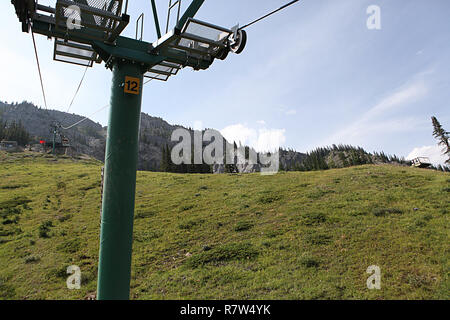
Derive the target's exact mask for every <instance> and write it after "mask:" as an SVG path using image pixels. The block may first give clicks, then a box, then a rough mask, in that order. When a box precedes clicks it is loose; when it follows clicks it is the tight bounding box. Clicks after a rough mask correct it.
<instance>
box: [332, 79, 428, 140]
mask: <svg viewBox="0 0 450 320" xmlns="http://www.w3.org/2000/svg"><path fill="white" fill-rule="evenodd" d="M427 94H428V88H427V86H426V85H425V84H424V82H423V81H421V80H419V81H413V82H412V83H411V82H410V83H409V84H406V85H404V86H402V87H400V88H399V89H397V90H396V91H395V92H393V93H391V94H390V95H388V96H387V97H385V98H384V99H382V100H381V101H380V102H378V103H377V104H375V105H374V106H373V107H372V108H370V109H369V110H368V111H367V112H365V113H364V114H363V115H362V116H361V117H360V118H359V119H357V120H356V121H355V122H353V123H352V124H350V125H347V126H346V127H344V128H343V129H341V130H339V131H337V132H335V133H334V134H332V135H331V136H330V137H328V138H327V139H326V141H324V144H331V143H356V144H360V143H362V142H364V141H365V139H366V138H367V137H374V136H377V135H381V134H386V133H392V132H405V131H410V130H414V128H416V127H417V125H419V124H420V123H421V122H420V121H418V120H417V119H415V118H412V117H402V118H393V117H391V118H387V116H388V115H389V113H390V112H394V111H396V110H398V109H400V108H403V107H404V106H406V105H407V104H409V103H413V102H415V101H417V100H419V99H421V98H423V97H424V96H426V95H427Z"/></svg>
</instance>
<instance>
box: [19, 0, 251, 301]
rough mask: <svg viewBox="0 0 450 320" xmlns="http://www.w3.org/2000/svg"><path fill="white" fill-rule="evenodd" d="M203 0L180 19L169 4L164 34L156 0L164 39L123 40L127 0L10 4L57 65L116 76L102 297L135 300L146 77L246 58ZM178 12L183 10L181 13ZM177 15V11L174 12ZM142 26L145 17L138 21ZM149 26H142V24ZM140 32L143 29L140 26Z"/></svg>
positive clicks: (241, 43)
mask: <svg viewBox="0 0 450 320" xmlns="http://www.w3.org/2000/svg"><path fill="white" fill-rule="evenodd" d="M203 2H204V0H192V1H191V3H190V4H189V6H188V7H187V9H186V11H185V12H184V13H183V14H182V15H180V7H181V0H178V1H172V0H171V1H170V2H169V13H168V21H170V17H171V13H173V12H176V13H177V19H176V25H175V27H174V28H173V29H169V22H168V23H167V27H166V30H167V32H166V34H165V35H161V32H160V26H159V20H158V15H157V10H156V6H155V1H154V0H152V1H151V4H152V8H153V15H154V19H155V27H156V32H157V34H158V40H156V41H155V42H154V43H148V42H145V41H142V34H141V37H140V39H138V34H137V33H138V32H136V38H135V39H133V38H129V37H124V36H121V33H122V31H123V30H124V29H125V27H126V26H127V25H128V23H129V21H130V17H129V15H128V14H127V9H128V0H126V1H124V0H73V1H70V0H57V1H56V6H55V7H48V6H43V5H40V4H38V3H37V1H36V0H11V3H12V4H13V5H14V7H15V11H16V14H17V16H18V18H19V21H20V22H21V23H22V31H23V32H29V31H30V30H31V31H32V32H33V33H36V34H41V35H44V36H47V37H48V38H53V39H54V56H53V58H54V60H56V61H62V62H67V63H73V64H77V65H80V66H85V67H86V66H87V67H92V66H93V64H94V62H95V63H101V62H105V66H106V68H108V69H110V70H111V71H112V73H113V77H112V85H111V98H110V113H109V122H108V137H107V142H106V155H105V180H104V189H103V201H102V222H101V234H100V253H99V267H98V268H99V269H98V283H97V299H102V300H104V299H106V300H112V299H129V293H130V274H131V253H132V235H133V216H134V202H135V187H136V170H137V156H138V136H139V123H140V113H141V100H142V89H143V79H144V78H148V79H153V80H161V81H166V80H168V79H169V77H170V76H173V75H176V74H177V73H178V71H179V70H180V69H182V68H184V67H192V68H193V69H194V70H206V69H208V68H209V67H210V66H211V64H212V63H213V62H214V60H215V59H221V60H223V59H225V58H226V57H227V55H228V53H229V52H230V51H231V52H234V53H240V52H241V51H242V50H243V49H244V47H245V43H246V34H245V31H243V30H239V29H238V27H234V28H233V29H227V28H222V27H219V26H215V25H213V24H210V23H207V22H203V21H199V20H196V19H194V16H195V14H196V13H197V11H198V10H199V9H200V7H201V6H202V4H203ZM177 6H178V7H177ZM174 9H175V10H174ZM139 20H143V16H142V19H138V22H139ZM141 22H142V21H141ZM136 30H137V31H138V26H137V25H136Z"/></svg>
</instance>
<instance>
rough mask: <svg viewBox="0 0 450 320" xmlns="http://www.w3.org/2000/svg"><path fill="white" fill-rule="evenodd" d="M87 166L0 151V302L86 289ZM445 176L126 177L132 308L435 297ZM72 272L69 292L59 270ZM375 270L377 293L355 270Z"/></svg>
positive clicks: (91, 180) (378, 172)
mask: <svg viewBox="0 0 450 320" xmlns="http://www.w3.org/2000/svg"><path fill="white" fill-rule="evenodd" d="M100 167H101V163H99V162H95V161H88V160H85V161H83V160H79V161H75V160H71V159H63V158H58V159H54V158H52V157H51V156H46V157H44V156H41V155H37V154H31V153H29V154H6V153H0V214H1V217H0V221H1V222H2V223H1V224H0V299H12V298H16V299H83V298H84V297H86V295H87V294H88V293H90V292H93V291H95V289H96V273H97V259H98V245H99V244H98V238H99V225H100V217H99V209H100ZM449 196H450V174H448V173H441V172H436V171H430V170H422V169H414V168H406V167H397V166H387V165H384V166H373V165H366V166H360V167H351V168H346V169H334V170H328V171H318V172H304V173H300V172H289V173H280V174H277V175H275V176H261V175H259V174H248V175H177V174H168V173H150V172H140V173H139V174H138V183H137V202H136V214H135V232H134V252H133V266H132V270H133V271H132V281H131V286H132V289H131V295H132V298H133V299H185V298H189V299H230V298H233V299H349V298H350V299H355V298H356V299H394V298H400V299H433V298H440V299H449V298H450V293H449V289H450V282H449V278H448V274H449V245H448V244H449V229H448V225H449V215H448V214H449V211H450V197H449ZM69 265H78V266H80V268H81V271H82V279H83V280H82V287H81V289H80V290H68V289H67V287H66V278H67V274H66V268H67V267H68V266H69ZM370 265H378V266H380V267H381V273H382V279H381V281H382V282H381V286H382V288H381V290H368V289H367V287H366V280H367V278H368V277H369V275H368V274H366V269H367V267H368V266H370Z"/></svg>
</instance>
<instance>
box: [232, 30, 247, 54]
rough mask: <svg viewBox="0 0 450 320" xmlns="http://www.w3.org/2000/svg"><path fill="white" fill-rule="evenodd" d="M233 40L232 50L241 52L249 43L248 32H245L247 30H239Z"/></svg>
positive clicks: (237, 52)
mask: <svg viewBox="0 0 450 320" xmlns="http://www.w3.org/2000/svg"><path fill="white" fill-rule="evenodd" d="M233 42H234V43H233V44H232V45H231V46H230V50H231V51H232V52H234V53H236V54H239V53H241V52H242V51H243V50H244V48H245V45H246V44H247V32H245V30H238V31H237V33H236V38H234V36H233Z"/></svg>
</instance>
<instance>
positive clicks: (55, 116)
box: [0, 101, 304, 172]
mask: <svg viewBox="0 0 450 320" xmlns="http://www.w3.org/2000/svg"><path fill="white" fill-rule="evenodd" d="M0 118H2V119H3V120H6V121H8V122H12V121H16V122H19V121H20V122H21V123H22V125H23V126H24V127H25V128H26V130H27V131H28V132H29V133H30V134H31V135H32V136H33V137H34V139H35V141H34V143H38V142H39V140H41V139H43V140H48V141H51V140H52V125H53V124H54V123H60V124H62V125H63V126H69V125H71V124H74V123H76V122H78V121H80V120H82V119H84V117H82V116H79V115H76V114H70V113H65V112H61V111H56V110H45V109H41V108H38V107H36V106H35V105H33V104H32V103H30V102H26V101H24V102H22V103H13V104H7V103H3V102H1V101H0ZM177 128H183V127H182V126H179V125H171V124H169V123H167V122H166V121H164V120H163V119H161V118H157V117H152V116H150V115H148V114H146V113H142V114H141V127H140V140H139V141H140V143H139V158H138V169H139V170H145V171H159V170H160V166H161V159H162V148H163V147H164V146H165V145H166V144H168V145H169V146H173V145H174V144H175V143H174V142H171V141H170V137H171V134H172V132H173V131H174V130H175V129H177ZM189 130H190V129H189ZM190 131H191V134H192V133H193V131H192V130H190ZM62 133H63V134H64V135H65V136H66V137H67V138H69V140H70V145H71V151H72V152H73V153H74V154H86V155H89V156H91V157H93V158H95V159H98V160H100V161H104V156H105V146H106V134H107V128H106V127H103V126H102V125H101V124H99V123H95V122H94V121H92V120H90V119H87V120H85V121H83V122H82V123H80V124H79V125H77V126H75V127H73V128H71V129H69V130H62ZM224 144H229V143H228V142H227V141H226V140H225V139H224ZM282 154H283V155H284V156H283V157H282V159H281V163H283V164H284V165H285V166H286V164H288V165H287V166H288V167H290V166H292V165H293V163H294V162H295V161H297V162H298V161H301V159H303V157H304V154H302V153H299V152H295V151H289V152H288V151H286V152H282ZM222 169H223V168H218V169H217V172H221V171H223V170H222ZM239 169H240V171H244V172H253V171H257V170H258V168H257V167H255V166H251V167H249V166H242V167H241V168H239Z"/></svg>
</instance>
